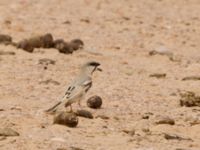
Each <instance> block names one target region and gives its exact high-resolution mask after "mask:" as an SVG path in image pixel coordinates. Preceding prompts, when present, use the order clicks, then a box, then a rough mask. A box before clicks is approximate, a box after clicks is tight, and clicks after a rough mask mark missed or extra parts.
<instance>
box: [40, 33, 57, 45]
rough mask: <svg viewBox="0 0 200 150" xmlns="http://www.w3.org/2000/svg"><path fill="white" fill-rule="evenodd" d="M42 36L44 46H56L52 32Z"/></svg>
mask: <svg viewBox="0 0 200 150" xmlns="http://www.w3.org/2000/svg"><path fill="white" fill-rule="evenodd" d="M40 38H41V41H42V45H41V47H42V48H52V47H53V46H54V41H53V36H52V34H51V33H47V34H45V35H43V36H41V37H40Z"/></svg>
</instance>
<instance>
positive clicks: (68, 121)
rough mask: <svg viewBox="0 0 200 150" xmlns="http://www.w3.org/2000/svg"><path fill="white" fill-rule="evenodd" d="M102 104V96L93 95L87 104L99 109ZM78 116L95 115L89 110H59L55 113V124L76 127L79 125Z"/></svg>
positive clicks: (89, 116)
mask: <svg viewBox="0 0 200 150" xmlns="http://www.w3.org/2000/svg"><path fill="white" fill-rule="evenodd" d="M101 105H102V99H101V97H100V96H96V95H95V96H92V97H90V98H89V99H88V100H87V106H88V107H89V108H92V109H99V108H101ZM78 117H84V118H89V119H93V118H94V117H93V115H92V113H91V112H90V111H88V110H83V109H81V110H77V111H76V112H64V111H62V112H58V113H56V114H55V115H54V120H53V123H54V124H61V125H65V126H68V127H76V126H77V125H78Z"/></svg>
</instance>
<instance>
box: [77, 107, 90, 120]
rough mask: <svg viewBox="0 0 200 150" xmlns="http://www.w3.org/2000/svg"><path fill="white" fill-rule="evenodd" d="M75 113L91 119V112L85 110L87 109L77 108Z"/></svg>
mask: <svg viewBox="0 0 200 150" xmlns="http://www.w3.org/2000/svg"><path fill="white" fill-rule="evenodd" d="M76 115H77V116H80V117H85V118H89V119H93V115H92V113H91V112H89V111H87V110H83V109H81V110H77V111H76Z"/></svg>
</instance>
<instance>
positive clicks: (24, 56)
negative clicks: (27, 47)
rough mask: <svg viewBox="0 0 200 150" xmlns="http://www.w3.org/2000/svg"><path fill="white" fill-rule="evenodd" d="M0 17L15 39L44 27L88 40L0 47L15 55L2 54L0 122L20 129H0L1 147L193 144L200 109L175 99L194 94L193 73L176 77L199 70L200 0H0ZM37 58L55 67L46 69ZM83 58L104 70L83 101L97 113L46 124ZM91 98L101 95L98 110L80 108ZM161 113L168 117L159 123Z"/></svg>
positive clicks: (60, 149)
mask: <svg viewBox="0 0 200 150" xmlns="http://www.w3.org/2000/svg"><path fill="white" fill-rule="evenodd" d="M0 16H1V17H0V29H1V34H8V35H10V36H12V37H13V41H16V42H18V41H20V40H22V39H24V38H29V37H31V36H35V35H40V34H45V33H51V34H52V35H53V36H54V38H63V39H65V40H71V39H74V38H80V39H82V40H83V41H84V43H85V46H84V49H82V50H78V51H76V52H74V53H73V54H62V53H59V52H58V51H57V50H56V49H54V48H51V49H44V48H37V49H35V50H34V52H33V53H28V52H26V51H24V50H21V49H17V48H15V47H14V46H10V45H7V46H6V45H3V44H1V45H0V51H4V52H5V51H11V52H14V53H15V55H5V53H2V54H1V55H0V110H1V111H0V127H1V128H4V127H9V128H12V129H13V130H15V131H17V132H18V133H19V134H20V135H19V136H13V137H10V136H9V137H2V136H0V149H1V150H82V149H83V150H199V149H200V108H199V107H185V106H184V107H182V106H180V102H179V100H180V93H181V92H184V91H193V92H197V93H198V92H200V88H199V87H200V82H199V81H198V80H186V81H184V80H182V79H183V78H185V77H188V76H198V75H199V73H200V53H199V50H200V49H199V48H200V1H199V0H93V1H92V0H76V1H75V0H30V1H28V0H0ZM152 50H154V51H158V52H159V53H161V55H160V54H156V55H152V56H150V55H149V52H150V51H152ZM3 54H4V55H3ZM168 54H170V55H168ZM42 58H48V59H52V60H54V61H55V64H49V65H48V67H47V69H46V70H45V69H44V64H40V63H39V60H40V59H42ZM88 60H96V61H99V62H101V68H102V69H103V72H101V73H100V72H98V73H96V74H94V76H93V87H92V89H91V90H90V91H89V93H88V95H87V97H86V98H85V100H83V102H82V104H83V108H84V109H86V110H89V111H91V112H92V113H93V115H94V119H86V118H81V117H79V124H78V126H77V127H76V128H69V127H66V126H62V125H55V124H53V123H52V122H53V116H52V115H47V114H45V113H44V110H46V109H47V108H49V107H51V106H52V105H53V104H55V103H56V102H57V101H58V100H59V98H61V97H62V96H63V94H64V92H65V90H66V88H67V85H68V84H69V83H70V82H71V81H72V80H73V78H74V76H76V75H77V74H78V71H79V67H80V65H82V64H83V63H84V62H86V61H88ZM155 73H156V74H166V76H163V77H161V78H159V77H151V75H152V74H155ZM92 95H99V96H101V97H102V99H103V105H102V108H101V109H97V110H94V109H91V108H88V107H87V105H86V100H87V98H88V97H90V96H92ZM78 108H79V107H78V105H77V104H74V109H78ZM98 115H104V118H97V117H96V116H98ZM105 116H106V117H105ZM162 117H164V118H166V117H169V118H171V119H172V120H174V121H175V124H174V125H170V124H167V123H164V124H157V123H156V122H157V121H159V118H162ZM166 134H168V135H175V136H174V138H175V139H173V137H172V139H171V138H170V139H167V138H166V137H165V135H166Z"/></svg>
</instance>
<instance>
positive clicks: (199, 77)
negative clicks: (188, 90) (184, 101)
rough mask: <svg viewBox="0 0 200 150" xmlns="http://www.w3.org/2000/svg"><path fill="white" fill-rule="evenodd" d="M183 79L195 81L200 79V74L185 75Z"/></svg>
mask: <svg viewBox="0 0 200 150" xmlns="http://www.w3.org/2000/svg"><path fill="white" fill-rule="evenodd" d="M182 80H183V81H187V80H194V81H197V80H200V76H189V77H184V78H183V79H182Z"/></svg>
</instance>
